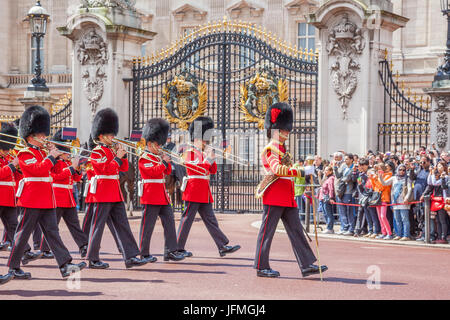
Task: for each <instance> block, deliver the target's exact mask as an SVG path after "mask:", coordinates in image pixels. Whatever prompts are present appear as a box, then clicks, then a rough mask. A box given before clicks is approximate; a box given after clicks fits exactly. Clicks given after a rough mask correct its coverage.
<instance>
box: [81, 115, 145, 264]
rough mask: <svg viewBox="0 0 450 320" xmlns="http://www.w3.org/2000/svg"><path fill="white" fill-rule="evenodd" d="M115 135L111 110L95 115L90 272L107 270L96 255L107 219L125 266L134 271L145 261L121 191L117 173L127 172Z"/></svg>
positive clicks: (116, 121)
mask: <svg viewBox="0 0 450 320" xmlns="http://www.w3.org/2000/svg"><path fill="white" fill-rule="evenodd" d="M118 132H119V117H118V116H117V114H116V112H115V111H114V110H112V109H110V108H106V109H102V110H100V111H98V112H97V113H96V115H95V117H94V121H93V123H92V130H91V136H92V139H93V140H94V142H96V143H97V147H96V148H94V150H93V152H92V153H91V158H90V161H91V163H92V167H93V169H94V172H95V176H94V177H93V181H92V182H91V184H90V189H89V191H90V192H91V193H92V201H93V202H94V203H95V205H94V215H93V217H92V224H91V230H90V235H89V244H88V253H87V257H88V260H89V268H91V269H106V268H109V264H108V263H105V262H103V261H101V260H100V256H99V254H100V244H101V240H102V236H103V230H104V228H105V223H106V221H107V220H108V218H109V217H111V219H112V222H113V225H114V228H115V230H116V232H117V236H118V238H119V240H120V244H121V249H122V254H123V258H124V260H125V267H126V268H127V269H128V268H133V267H137V266H142V265H144V264H146V263H147V262H148V261H145V260H142V259H139V258H137V257H136V256H137V255H138V254H139V248H138V246H137V244H136V240H135V239H134V237H133V233H132V232H131V228H130V223H129V222H128V218H127V212H126V209H125V204H124V202H123V195H122V191H121V190H120V183H119V171H127V170H128V160H127V158H126V157H125V155H126V151H125V150H124V149H123V147H122V145H121V144H115V143H114V137H115V136H116V135H117V133H118Z"/></svg>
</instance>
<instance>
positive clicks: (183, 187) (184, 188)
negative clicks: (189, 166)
mask: <svg viewBox="0 0 450 320" xmlns="http://www.w3.org/2000/svg"><path fill="white" fill-rule="evenodd" d="M191 179H202V180H209V175H208V176H195V175H194V176H187V177H183V183H182V184H181V188H180V190H181V192H184V190H186V186H187V182H188V180H191Z"/></svg>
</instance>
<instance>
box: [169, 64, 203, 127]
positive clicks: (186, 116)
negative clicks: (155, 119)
mask: <svg viewBox="0 0 450 320" xmlns="http://www.w3.org/2000/svg"><path fill="white" fill-rule="evenodd" d="M207 97H208V94H207V90H206V83H205V82H199V81H198V80H197V78H196V77H195V76H194V75H193V74H191V73H190V72H189V71H188V70H186V69H185V70H183V71H182V72H181V73H180V74H179V75H177V76H176V77H175V78H174V79H172V80H171V81H170V82H169V83H168V84H167V85H166V86H165V87H164V89H163V93H162V101H163V106H164V111H165V113H166V117H167V119H168V120H169V122H171V123H176V124H177V126H178V127H179V128H180V129H183V130H187V129H188V127H189V124H190V123H191V122H192V121H194V120H195V119H197V118H198V117H200V116H202V115H203V114H204V113H205V111H206V100H207Z"/></svg>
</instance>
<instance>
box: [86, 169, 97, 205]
mask: <svg viewBox="0 0 450 320" xmlns="http://www.w3.org/2000/svg"><path fill="white" fill-rule="evenodd" d="M93 176H95V172H94V168H93V167H92V164H91V162H90V161H88V162H87V164H86V178H87V181H91V179H92V177H93ZM90 187H91V185H90V184H88V185H87V188H88V192H87V195H86V199H84V202H85V203H92V202H93V201H92V193H91V192H90V191H89V189H90Z"/></svg>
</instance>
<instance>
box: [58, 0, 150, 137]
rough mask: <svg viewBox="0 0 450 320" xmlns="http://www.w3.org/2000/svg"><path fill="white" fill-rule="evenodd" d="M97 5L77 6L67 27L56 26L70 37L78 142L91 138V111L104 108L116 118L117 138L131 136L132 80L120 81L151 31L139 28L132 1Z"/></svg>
mask: <svg viewBox="0 0 450 320" xmlns="http://www.w3.org/2000/svg"><path fill="white" fill-rule="evenodd" d="M98 3H102V1H97V4H96V5H97V6H95V7H87V8H85V7H81V8H79V9H78V10H77V12H76V13H75V14H74V15H72V16H71V17H69V19H68V20H67V25H66V26H64V27H60V28H58V31H59V32H60V34H61V35H63V36H66V37H68V38H69V39H71V40H72V41H73V60H72V105H73V112H72V114H73V121H72V123H73V126H74V127H76V128H78V136H79V138H80V140H81V141H87V139H88V138H89V134H90V131H91V123H92V119H93V116H94V114H95V113H96V112H97V111H98V110H100V109H103V108H107V107H109V108H112V109H114V110H115V111H116V112H117V114H118V116H119V119H120V122H119V137H122V138H123V137H129V135H130V121H129V118H130V117H129V97H128V95H129V92H128V86H129V85H131V84H128V85H127V84H126V83H125V82H124V79H126V78H131V77H132V74H131V68H132V60H133V57H136V56H140V55H141V45H142V44H143V43H145V42H147V41H149V40H152V39H153V36H154V35H155V33H154V32H151V31H146V30H143V29H141V28H140V26H141V21H140V17H139V16H138V15H137V13H136V11H135V10H134V8H133V7H131V5H130V7H128V8H123V7H121V6H119V5H117V4H115V2H114V1H106V2H104V3H103V4H102V5H101V6H98Z"/></svg>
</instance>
